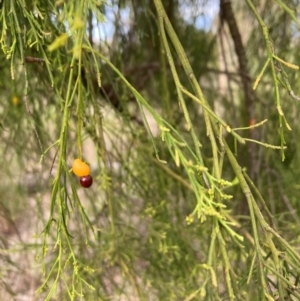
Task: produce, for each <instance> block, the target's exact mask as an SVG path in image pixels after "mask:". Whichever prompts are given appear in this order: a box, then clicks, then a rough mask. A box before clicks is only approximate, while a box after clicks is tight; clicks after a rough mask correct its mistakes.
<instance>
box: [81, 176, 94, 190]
mask: <svg viewBox="0 0 300 301" xmlns="http://www.w3.org/2000/svg"><path fill="white" fill-rule="evenodd" d="M92 184H93V178H92V177H91V176H90V175H88V176H84V177H80V185H81V186H82V187H84V188H89V187H91V186H92Z"/></svg>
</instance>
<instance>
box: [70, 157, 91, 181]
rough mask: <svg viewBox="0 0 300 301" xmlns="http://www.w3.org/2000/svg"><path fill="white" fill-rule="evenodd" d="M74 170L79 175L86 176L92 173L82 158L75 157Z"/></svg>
mask: <svg viewBox="0 0 300 301" xmlns="http://www.w3.org/2000/svg"><path fill="white" fill-rule="evenodd" d="M72 171H73V172H74V174H75V175H76V176H77V177H84V176H88V175H89V174H90V171H91V169H90V167H89V166H88V165H87V164H86V163H85V162H83V161H82V160H81V159H75V160H74V162H73V164H72Z"/></svg>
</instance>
